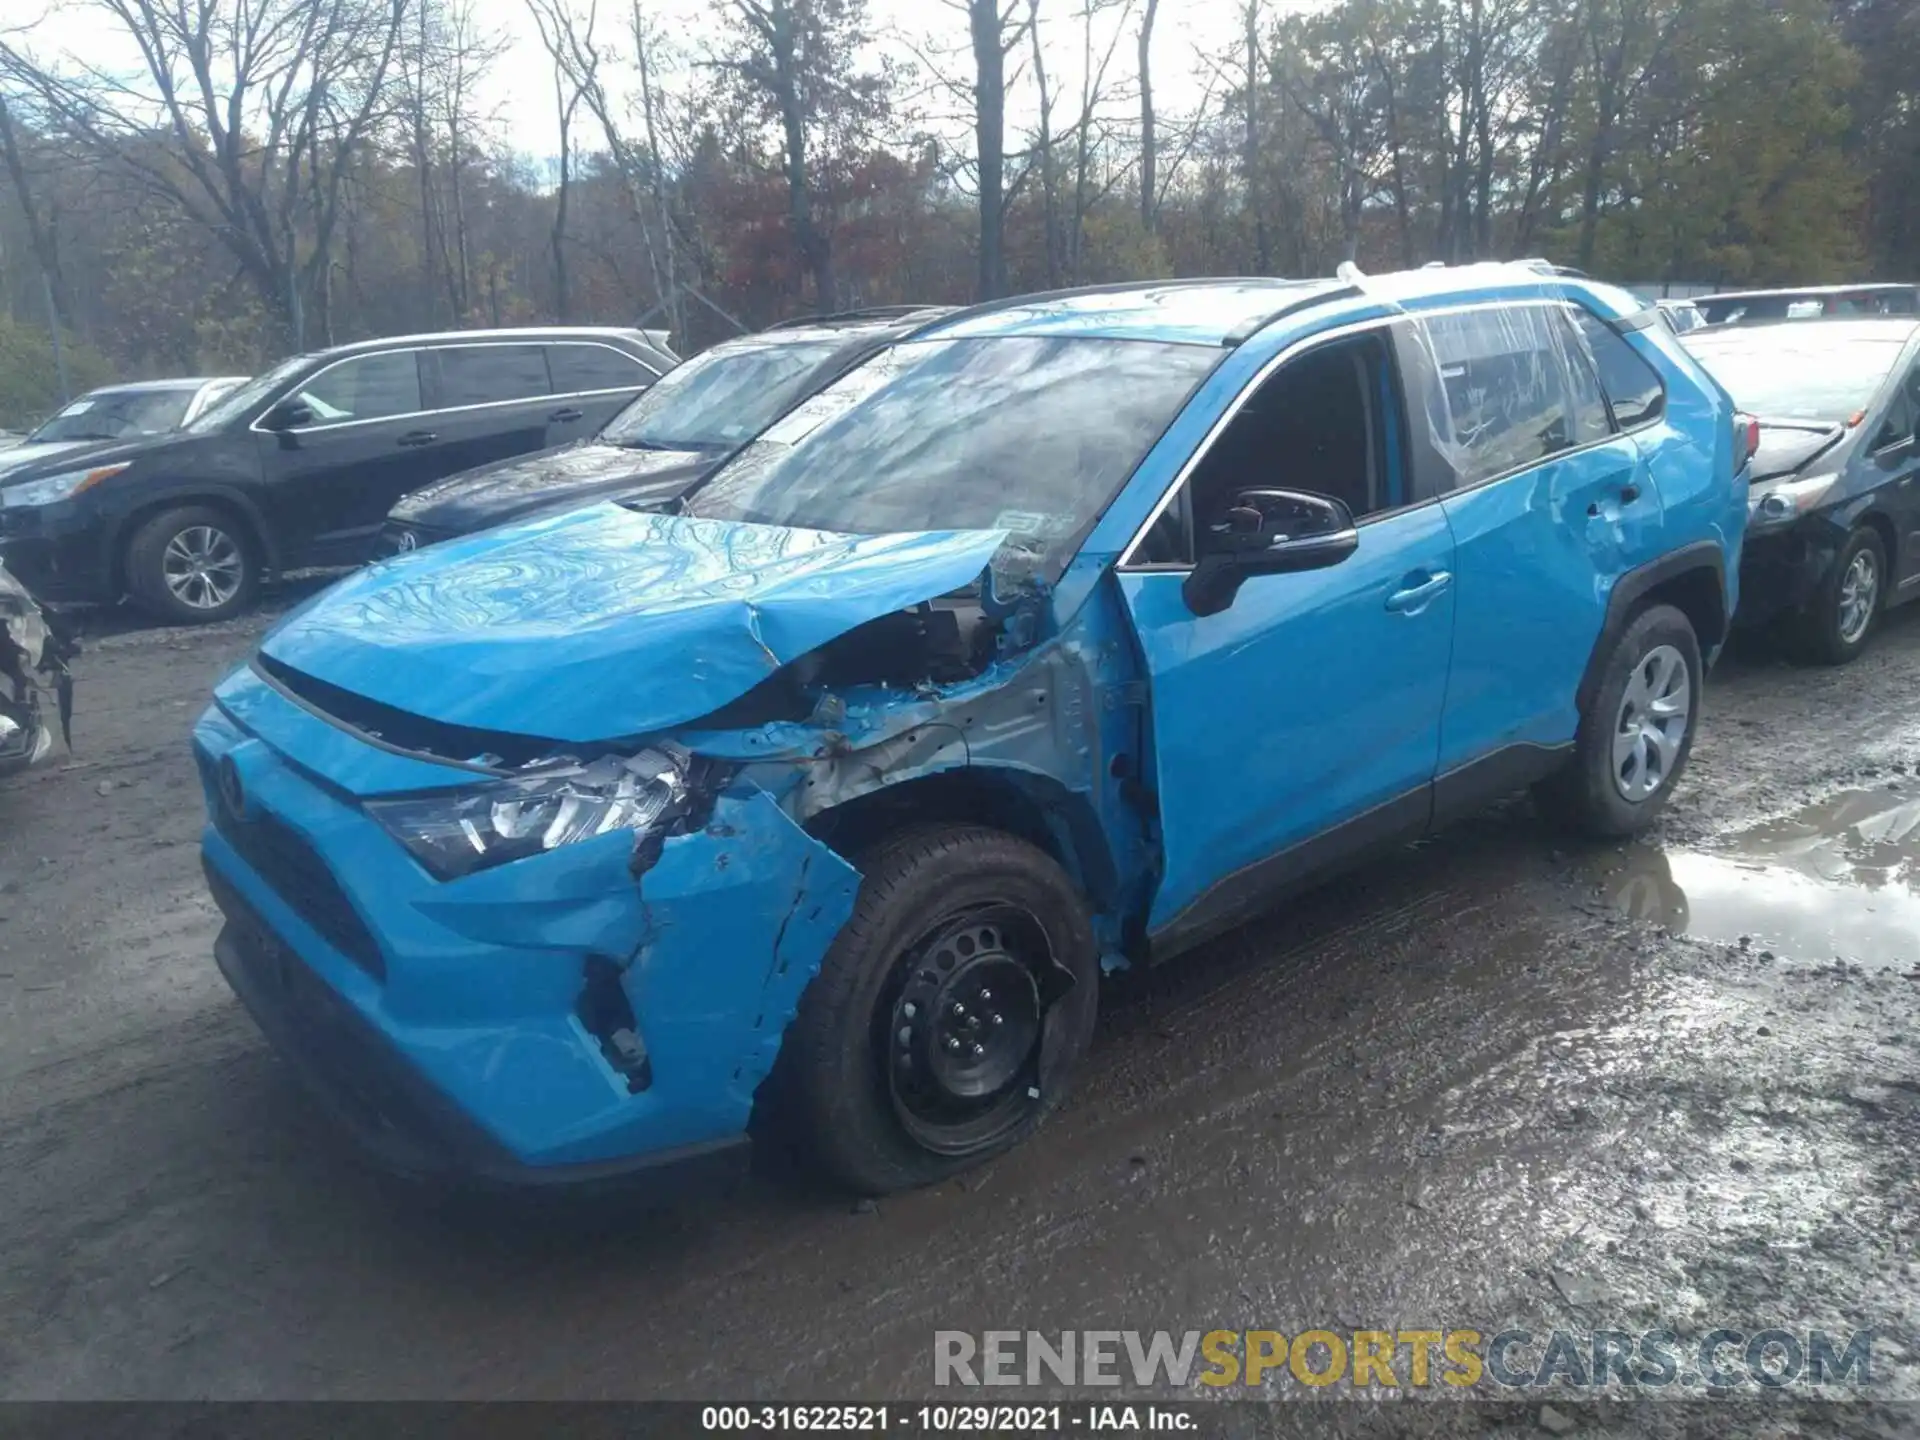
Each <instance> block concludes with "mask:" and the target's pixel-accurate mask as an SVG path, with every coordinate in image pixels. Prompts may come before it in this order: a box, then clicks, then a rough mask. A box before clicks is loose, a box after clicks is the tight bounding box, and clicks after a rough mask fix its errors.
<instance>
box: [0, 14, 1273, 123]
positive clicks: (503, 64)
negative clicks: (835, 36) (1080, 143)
mask: <svg viewBox="0 0 1920 1440" xmlns="http://www.w3.org/2000/svg"><path fill="white" fill-rule="evenodd" d="M28 3H30V0H0V9H4V10H7V11H10V12H12V13H13V14H15V15H18V16H19V17H20V19H22V20H28V18H29V17H28V14H27V13H26V12H27V4H28ZM38 3H39V5H40V6H41V8H42V14H43V18H41V19H39V20H38V21H32V22H30V35H31V41H30V43H31V45H32V48H33V49H34V50H35V51H36V52H38V53H39V54H40V55H41V56H42V57H44V58H52V57H53V56H54V55H56V54H57V53H58V52H61V51H67V52H69V53H74V54H84V55H86V56H87V57H88V58H89V59H91V60H93V61H95V62H96V63H100V62H104V61H107V60H108V59H109V54H110V52H111V50H112V49H116V48H119V47H117V46H109V45H107V44H106V43H105V42H106V41H107V38H108V37H107V36H106V35H105V34H104V27H103V25H102V18H101V15H100V11H99V9H98V8H97V3H96V0H38ZM474 3H475V5H476V7H477V10H478V12H479V14H480V16H481V18H482V22H483V23H484V24H485V25H487V26H489V27H491V28H493V29H494V30H496V31H497V32H499V33H500V34H501V35H502V36H503V38H504V39H505V40H506V41H507V42H508V43H509V45H510V47H511V48H510V50H509V51H508V53H507V55H506V56H505V57H504V58H503V59H502V60H501V61H500V62H499V63H498V64H497V65H496V66H495V67H494V68H493V70H492V72H491V73H490V74H489V76H488V78H487V81H486V84H485V85H484V87H483V94H482V97H481V98H482V104H483V107H484V108H485V109H487V110H490V111H491V112H493V114H494V115H495V116H496V117H497V120H498V123H499V126H500V130H501V137H502V139H504V140H505V141H506V142H507V143H508V144H509V145H510V146H511V147H512V148H513V149H514V150H516V151H518V152H520V153H522V154H525V155H528V156H533V157H546V156H551V155H553V154H555V153H556V152H557V150H558V148H559V139H558V136H559V128H558V122H557V120H556V119H555V115H554V99H553V89H552V83H551V79H550V75H551V69H550V66H549V62H548V61H547V58H546V55H545V52H544V51H543V50H542V49H541V46H540V36H539V31H538V30H537V29H536V28H535V26H534V23H533V20H532V18H531V16H530V15H529V13H528V10H527V7H526V3H525V0H474ZM584 3H585V0H580V3H579V8H580V9H582V10H584ZM641 3H642V5H643V8H644V9H645V10H646V12H647V14H648V15H649V16H651V17H652V18H653V19H654V20H655V22H656V23H657V24H658V25H659V26H660V28H661V30H662V31H663V32H664V33H665V34H666V35H668V36H669V37H670V38H671V40H672V42H673V44H674V46H675V47H676V48H677V49H679V50H680V52H681V53H682V54H683V55H684V56H687V57H693V56H697V55H699V54H700V53H701V51H702V48H703V46H704V44H705V42H707V41H708V40H709V39H711V38H713V37H715V36H717V35H718V34H719V33H720V32H721V28H722V27H721V22H720V20H719V18H718V17H719V15H720V13H721V12H722V11H723V10H724V8H725V7H726V5H727V3H728V0H641ZM1122 3H1124V0H1122ZM1299 3H1302V0H1264V4H1265V8H1266V9H1267V10H1269V11H1276V10H1279V9H1281V8H1292V7H1293V6H1294V5H1297V4H1299ZM1082 4H1083V0H1041V12H1040V13H1041V20H1042V26H1041V29H1042V35H1043V37H1044V38H1045V41H1046V47H1047V72H1048V80H1049V83H1050V85H1051V86H1052V88H1053V90H1054V92H1055V94H1056V97H1058V98H1057V102H1056V103H1057V105H1058V106H1059V107H1060V108H1061V110H1064V109H1065V108H1066V107H1067V105H1068V104H1069V100H1068V98H1067V97H1071V104H1073V105H1077V104H1078V94H1079V86H1080V76H1081V73H1082V65H1081V39H1080V25H1079V22H1078V20H1077V18H1076V16H1077V13H1078V12H1079V10H1080V9H1081V7H1082ZM1243 5H1244V0H1160V9H1159V16H1158V19H1157V21H1156V22H1155V26H1154V44H1153V75H1154V94H1155V99H1156V101H1157V102H1158V106H1159V108H1160V109H1161V110H1162V111H1163V112H1164V113H1166V114H1168V115H1173V114H1178V113H1181V112H1184V111H1190V110H1191V109H1193V108H1194V107H1195V106H1196V105H1197V104H1198V103H1199V102H1200V100H1201V99H1202V97H1203V96H1204V95H1205V93H1206V87H1207V83H1208V80H1207V75H1208V66H1207V65H1206V64H1205V63H1204V61H1203V60H1202V58H1201V56H1202V55H1203V54H1219V53H1221V52H1223V51H1225V50H1227V49H1228V48H1230V47H1231V45H1232V44H1233V40H1234V37H1235V36H1236V35H1237V34H1238V33H1239V26H1240V19H1239V17H1240V15H1241V14H1242V12H1243ZM16 7H18V8H16ZM869 11H870V14H871V16H872V18H873V22H874V30H875V32H876V33H877V34H878V35H879V36H881V37H882V38H881V41H880V45H881V48H882V49H884V50H885V51H886V52H887V53H890V54H892V55H894V56H896V57H897V58H899V59H901V60H903V61H912V60H913V51H914V49H916V48H919V49H921V50H922V53H927V52H926V51H925V48H924V47H925V45H926V42H928V41H929V39H931V40H933V41H935V42H936V43H938V44H942V45H944V46H945V48H946V50H947V52H948V54H947V56H946V57H943V58H945V59H946V60H947V61H948V68H950V69H951V71H952V73H953V74H955V75H956V76H957V77H960V78H964V76H965V73H966V70H965V66H966V65H967V63H969V62H968V60H967V57H966V56H965V54H964V48H965V46H966V43H967V26H966V17H965V15H964V14H963V13H961V12H959V11H956V10H954V9H952V8H950V7H949V6H948V5H947V4H945V3H943V0H869ZM600 13H601V15H602V17H603V19H602V22H601V23H602V27H603V29H604V31H605V33H606V36H607V38H608V40H609V41H610V42H614V43H618V42H619V41H620V40H621V39H622V38H623V37H622V35H621V31H622V30H623V29H624V23H625V17H626V14H627V13H628V0H600ZM1119 17H1120V11H1119V10H1116V11H1115V12H1114V18H1113V19H1104V20H1101V21H1097V22H1096V28H1095V46H1096V54H1095V63H1096V65H1097V64H1098V61H1099V52H1100V50H1101V49H1103V48H1104V46H1105V44H1106V42H1107V40H1108V38H1109V37H1110V36H1111V35H1112V34H1113V32H1114V26H1115V23H1116V20H1118V23H1119V25H1120V27H1121V35H1120V40H1119V44H1118V46H1117V47H1116V49H1115V51H1114V54H1113V60H1112V63H1111V66H1110V69H1109V77H1110V81H1109V83H1110V84H1114V83H1115V82H1117V83H1118V84H1119V85H1123V86H1127V87H1131V84H1132V76H1133V72H1134V63H1135V62H1134V45H1135V39H1134V37H1135V35H1136V34H1137V32H1138V25H1139V0H1135V3H1134V5H1133V7H1132V8H1131V9H1130V10H1128V11H1127V12H1126V13H1125V16H1124V19H1121V18H1119ZM1015 58H1016V59H1017V60H1018V61H1019V62H1020V63H1021V65H1022V73H1021V75H1020V76H1019V79H1018V84H1017V88H1016V89H1015V90H1014V93H1013V94H1012V95H1011V96H1010V97H1009V106H1008V126H1009V132H1010V133H1009V136H1008V146H1009V148H1010V149H1011V148H1016V147H1017V145H1018V131H1020V130H1021V129H1023V128H1024V127H1027V126H1029V125H1031V123H1032V121H1033V119H1034V117H1035V114H1036V112H1037V105H1036V103H1035V96H1034V92H1033V86H1032V82H1031V78H1030V76H1028V75H1027V74H1026V73H1025V68H1024V67H1025V60H1026V52H1025V50H1024V47H1023V50H1022V52H1021V54H1020V55H1019V56H1017V57H1015ZM113 63H115V64H118V65H126V66H128V67H133V66H137V64H138V55H137V53H136V52H134V51H133V50H132V49H131V47H130V46H127V47H126V49H125V58H124V59H120V58H118V57H117V56H116V57H113ZM925 107H926V108H928V109H930V110H934V111H938V110H940V109H947V110H952V109H953V108H954V104H953V102H943V101H941V100H940V99H939V98H938V97H934V96H929V97H927V99H926V101H925ZM1056 113H1059V111H1057V112H1056ZM942 128H946V127H942ZM589 133H591V130H589ZM955 138H960V137H959V136H956V137H955ZM588 143H589V144H591V143H592V142H591V140H589V142H588Z"/></svg>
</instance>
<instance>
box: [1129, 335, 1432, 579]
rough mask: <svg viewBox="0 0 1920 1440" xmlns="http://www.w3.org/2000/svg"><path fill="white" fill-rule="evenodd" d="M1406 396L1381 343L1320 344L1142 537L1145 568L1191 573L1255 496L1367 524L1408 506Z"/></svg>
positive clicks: (1288, 371) (1256, 401) (1207, 459)
mask: <svg viewBox="0 0 1920 1440" xmlns="http://www.w3.org/2000/svg"><path fill="white" fill-rule="evenodd" d="M1399 424H1400V418H1399V397H1398V392H1397V390H1396V388H1395V386H1394V384H1393V382H1392V360H1391V357H1390V355H1389V352H1388V349H1387V345H1386V342H1385V340H1384V338H1383V337H1382V336H1378V335H1365V336H1359V337H1356V338H1354V339H1350V340H1341V341H1335V342H1332V343H1328V344H1324V345H1319V346H1316V347H1314V348H1313V349H1311V350H1308V351H1307V352H1306V353H1305V354H1303V355H1299V356H1296V357H1295V358H1293V359H1291V360H1288V361H1287V362H1286V364H1284V365H1283V366H1281V367H1280V369H1279V370H1277V371H1276V372H1274V374H1273V375H1272V376H1270V377H1269V378H1268V379H1267V380H1266V381H1265V382H1263V383H1262V384H1261V385H1260V387H1259V388H1258V389H1257V390H1255V391H1254V392H1253V393H1252V394H1251V395H1250V396H1248V398H1247V400H1246V403H1245V404H1243V405H1242V406H1241V407H1240V409H1239V410H1238V411H1237V412H1236V413H1235V415H1234V417H1233V419H1232V420H1231V421H1229V422H1228V423H1227V426H1226V428H1225V429H1223V430H1222V431H1221V432H1220V433H1219V435H1218V436H1217V437H1216V438H1215V439H1214V441H1213V443H1212V444H1211V445H1210V446H1209V447H1208V448H1207V453H1206V455H1205V456H1204V457H1203V458H1202V459H1201V461H1200V463H1199V464H1198V465H1196V466H1194V467H1193V471H1192V473H1191V474H1190V475H1189V476H1188V477H1187V481H1186V484H1185V485H1184V486H1183V487H1182V489H1181V492H1180V493H1179V494H1178V495H1176V496H1175V497H1174V499H1173V501H1172V503H1170V504H1169V505H1168V506H1167V508H1166V509H1165V510H1163V511H1162V512H1161V514H1160V517H1159V519H1157V520H1156V521H1155V522H1154V524H1153V526H1152V528H1150V529H1149V530H1148V531H1147V533H1146V535H1145V536H1143V537H1142V539H1141V542H1140V548H1139V549H1138V550H1137V551H1136V552H1135V554H1134V559H1135V561H1136V562H1138V563H1140V564H1143V565H1179V566H1185V565H1191V564H1192V563H1193V562H1194V560H1195V559H1196V558H1198V557H1199V556H1204V555H1206V554H1207V553H1208V552H1209V550H1210V549H1212V548H1214V547H1215V546H1216V545H1217V544H1218V538H1217V537H1220V536H1223V535H1226V534H1228V533H1230V531H1231V523H1230V521H1229V519H1228V512H1229V511H1230V510H1231V509H1232V508H1233V507H1234V506H1235V505H1236V504H1237V503H1238V498H1239V496H1240V495H1241V494H1242V493H1243V492H1245V491H1248V490H1302V491H1306V492H1308V493H1310V494H1314V495H1324V496H1326V497H1328V498H1329V499H1333V500H1338V501H1340V502H1341V503H1343V504H1344V505H1345V506H1346V507H1347V509H1348V511H1349V512H1351V513H1352V515H1353V516H1354V518H1355V519H1357V520H1364V519H1365V518H1366V517H1367V516H1369V515H1375V514H1379V513H1380V512H1382V511H1385V510H1391V509H1394V508H1396V507H1398V506H1400V505H1402V504H1405V503H1406V498H1407V496H1406V485H1405V483H1404V477H1403V476H1402V474H1401V473H1400V469H1399V466H1398V465H1397V464H1395V463H1394V461H1393V458H1392V457H1393V456H1394V455H1395V454H1396V453H1397V452H1398V450H1399V449H1400V447H1398V446H1396V445H1394V444H1391V443H1390V441H1391V438H1392V436H1391V435H1390V428H1391V429H1392V430H1396V431H1397V429H1398V427H1399Z"/></svg>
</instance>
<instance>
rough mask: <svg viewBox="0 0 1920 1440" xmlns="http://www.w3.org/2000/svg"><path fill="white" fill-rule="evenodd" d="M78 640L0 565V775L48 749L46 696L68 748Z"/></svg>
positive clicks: (21, 767) (50, 737) (31, 761)
mask: <svg viewBox="0 0 1920 1440" xmlns="http://www.w3.org/2000/svg"><path fill="white" fill-rule="evenodd" d="M79 649H80V647H79V644H78V642H77V641H76V640H75V639H74V637H73V636H72V635H71V634H69V633H68V632H67V631H66V630H65V629H64V628H63V627H60V626H59V625H58V624H57V622H55V621H53V620H52V619H50V618H49V617H48V616H47V615H46V614H45V613H44V612H42V610H41V609H40V607H39V605H38V604H37V603H36V602H35V601H34V598H33V596H32V595H30V594H29V593H28V592H27V589H26V587H25V586H24V585H22V584H21V583H20V582H19V581H18V580H16V579H15V578H14V577H13V576H12V575H10V574H8V573H7V570H6V567H5V566H4V565H0V775H7V774H11V773H14V772H16V771H19V770H24V769H26V768H27V767H28V766H29V765H33V764H35V763H37V762H38V761H40V760H43V759H45V758H46V756H47V755H48V754H49V753H50V752H51V751H52V749H53V733H52V731H51V729H49V727H48V725H47V723H46V720H45V714H44V705H45V702H47V701H51V702H52V704H53V706H54V708H55V710H56V711H57V713H58V715H59V720H60V733H61V737H62V738H63V740H64V741H65V742H66V745H67V748H68V749H69V750H71V749H72V748H73V675H72V672H71V671H70V670H69V669H68V661H69V660H71V659H72V658H73V656H74V655H76V654H78V653H79Z"/></svg>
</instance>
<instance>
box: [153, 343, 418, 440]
mask: <svg viewBox="0 0 1920 1440" xmlns="http://www.w3.org/2000/svg"><path fill="white" fill-rule="evenodd" d="M312 364H313V357H312V356H311V355H294V356H291V357H289V358H288V359H285V360H282V361H281V362H280V363H279V364H278V365H276V366H274V367H273V368H272V369H271V370H269V371H267V373H266V374H264V375H256V376H254V377H253V379H251V380H249V381H247V382H246V383H245V384H243V385H238V386H235V387H234V388H233V389H232V390H229V391H228V392H227V393H226V394H225V395H222V396H221V397H220V399H219V400H218V401H217V402H215V403H214V404H212V405H209V406H208V407H207V408H206V409H205V410H202V411H201V412H200V415H199V418H198V419H196V420H194V421H193V422H192V423H191V424H190V425H188V426H187V433H188V434H189V435H210V434H212V433H213V432H214V431H216V430H223V429H225V428H226V427H227V426H228V425H230V424H232V423H233V422H234V421H236V420H238V419H240V418H241V417H243V416H244V415H246V414H247V412H248V411H250V410H252V409H253V408H254V407H255V406H257V405H259V404H260V403H261V402H262V401H264V400H266V399H267V397H268V396H270V395H275V394H278V393H279V390H280V387H281V386H282V385H285V384H286V383H287V382H288V381H289V380H291V379H292V378H293V377H294V376H295V375H297V374H299V373H300V372H301V371H302V370H304V369H306V368H307V367H308V366H310V365H312ZM415 385H416V388H417V387H418V381H417V380H416V381H415Z"/></svg>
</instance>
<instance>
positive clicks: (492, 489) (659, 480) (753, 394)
mask: <svg viewBox="0 0 1920 1440" xmlns="http://www.w3.org/2000/svg"><path fill="white" fill-rule="evenodd" d="M945 313H946V311H945V310H944V309H940V308H933V307H914V306H896V307H890V308H888V309H885V310H864V311H858V312H852V313H848V314H843V315H831V316H824V317H807V318H803V319H800V320H794V321H790V322H788V323H787V324H784V325H777V326H774V327H773V328H772V329H769V330H764V331H762V332H760V333H759V334H757V335H745V336H742V337H741V338H739V339H737V340H728V341H726V342H724V343H722V344H719V345H716V346H714V347H713V348H712V349H710V350H705V351H702V352H701V353H700V354H699V355H696V356H695V357H694V358H693V359H691V360H688V361H686V362H685V363H683V364H681V365H680V366H679V367H678V368H676V369H674V370H673V371H671V372H670V373H669V374H667V375H666V376H664V377H662V379H661V380H660V381H659V383H658V384H656V385H654V386H653V388H652V389H650V390H648V391H647V392H646V393H645V394H643V395H642V396H641V397H640V398H639V399H638V400H635V401H634V402H633V403H632V404H631V405H629V406H628V407H627V408H626V409H625V410H622V411H621V412H620V413H619V414H618V415H616V416H615V417H614V418H613V419H612V420H611V421H609V422H608V424H607V426H606V428H605V429H604V430H602V431H601V432H600V433H599V434H598V435H597V436H595V437H594V438H593V439H591V440H585V441H581V442H580V443H578V444H575V445H570V446H567V447H565V448H562V449H558V450H543V451H541V452H539V453H538V454H534V455H529V456H525V457H522V458H519V459H513V460H504V461H501V462H500V463H498V464H495V465H487V466H483V467H481V468H480V469H478V470H469V471H465V472H463V473H461V474H459V475H455V476H453V477H451V478H450V479H446V480H442V481H439V482H437V483H436V484H433V485H429V486H427V487H426V488H425V489H422V490H416V491H415V492H414V493H413V494H411V495H408V496H407V497H406V498H405V499H403V500H401V502H400V503H399V504H398V505H396V506H394V507H393V512H392V513H391V514H390V515H389V516H388V517H387V523H386V526H385V528H384V529H383V530H382V531H381V536H380V553H381V554H386V555H395V554H400V553H402V552H404V551H408V550H415V549H418V548H419V547H421V546H423V545H431V544H435V543H436V542H438V541H441V540H446V539H450V538H451V537H453V536H455V535H466V534H470V533H471V532H473V531H475V530H484V529H486V528H488V527H490V526H494V525H500V524H504V523H505V522H507V521H509V520H519V519H525V518H527V517H529V516H533V515H544V514H552V513H555V512H557V511H561V510H570V509H575V508H577V507H579V506H581V505H587V504H591V503H592V502H594V501H596V500H618V501H620V502H621V503H622V504H626V505H634V506H648V505H664V504H666V503H668V502H670V501H672V500H674V499H676V498H677V497H678V496H679V495H680V494H681V493H682V492H684V491H685V490H686V489H687V488H688V487H690V486H691V485H692V484H693V483H694V482H695V481H697V480H698V479H700V477H701V476H703V475H705V474H706V473H707V472H708V471H710V470H711V469H713V467H714V466H716V465H718V464H719V463H720V462H721V461H722V460H724V459H725V458H726V457H727V456H728V455H729V454H730V453H732V452H733V451H734V450H736V449H738V448H739V447H740V446H741V445H742V444H743V443H745V442H746V441H748V440H750V439H752V438H753V436H755V435H757V434H759V433H760V431H762V430H764V429H765V428H766V427H767V425H768V424H769V423H771V422H772V421H773V420H774V419H775V418H777V417H778V416H780V415H782V414H784V413H785V412H786V411H787V410H788V409H790V408H791V407H792V406H793V405H794V403H795V402H796V401H798V400H799V399H800V398H801V397H803V396H805V395H807V394H810V393H811V392H812V391H814V390H815V389H817V388H819V386H820V385H822V384H824V383H825V382H826V381H827V380H829V379H831V378H832V377H834V376H836V375H838V374H839V373H840V372H841V371H843V370H845V369H847V368H848V367H849V366H852V365H856V364H858V363H859V362H860V361H861V360H862V359H864V358H865V357H866V356H868V355H870V354H872V353H873V352H874V351H875V350H878V349H879V348H880V347H882V346H883V345H885V344H887V343H888V342H889V341H890V340H893V339H896V338H898V337H899V336H902V335H904V334H906V333H908V332H910V331H911V330H912V329H913V328H914V327H915V326H917V325H923V324H925V323H926V322H927V321H929V320H932V319H934V318H936V317H938V316H940V315H942V314H945Z"/></svg>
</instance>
